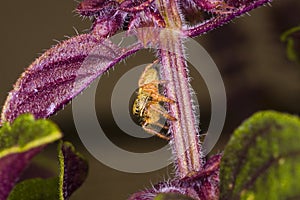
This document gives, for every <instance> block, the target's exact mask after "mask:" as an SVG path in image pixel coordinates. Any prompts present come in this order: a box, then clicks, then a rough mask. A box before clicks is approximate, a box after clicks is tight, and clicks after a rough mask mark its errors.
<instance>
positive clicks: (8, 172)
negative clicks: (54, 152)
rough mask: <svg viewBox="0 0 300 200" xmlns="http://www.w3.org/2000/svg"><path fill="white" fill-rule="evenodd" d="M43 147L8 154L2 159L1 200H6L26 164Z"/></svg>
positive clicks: (0, 173)
mask: <svg viewBox="0 0 300 200" xmlns="http://www.w3.org/2000/svg"><path fill="white" fill-rule="evenodd" d="M42 149H43V147H37V148H35V149H31V150H29V151H26V152H24V153H16V154H12V155H8V156H6V157H4V158H2V159H0V180H1V181H0V200H5V199H6V197H7V196H8V194H9V193H10V191H11V190H12V188H13V187H14V185H15V183H16V182H17V180H18V178H19V176H20V174H21V173H22V172H23V170H24V168H25V166H27V165H28V163H29V162H30V160H31V159H32V158H33V157H34V156H35V155H36V154H38V153H39V152H40V151H41V150H42Z"/></svg>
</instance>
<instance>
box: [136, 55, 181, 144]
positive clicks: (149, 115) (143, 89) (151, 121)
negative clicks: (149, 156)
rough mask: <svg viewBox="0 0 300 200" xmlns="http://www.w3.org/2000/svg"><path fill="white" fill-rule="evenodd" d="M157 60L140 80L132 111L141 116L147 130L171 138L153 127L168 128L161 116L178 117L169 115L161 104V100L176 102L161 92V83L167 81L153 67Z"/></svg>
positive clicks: (164, 137)
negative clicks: (161, 78) (160, 77)
mask: <svg viewBox="0 0 300 200" xmlns="http://www.w3.org/2000/svg"><path fill="white" fill-rule="evenodd" d="M157 62H158V61H155V62H154V63H151V64H150V65H148V66H147V67H146V68H145V70H144V72H143V73H142V75H141V77H140V79H139V82H138V86H139V90H138V95H137V98H136V99H135V101H134V103H133V107H132V111H133V114H134V115H136V116H138V117H139V119H140V124H141V126H142V128H143V129H144V130H145V131H147V132H148V133H150V134H153V135H156V136H158V137H160V138H163V139H166V140H169V139H170V138H169V137H167V136H165V135H163V134H162V133H159V132H157V131H155V130H154V129H153V126H157V127H160V128H162V129H165V130H168V128H169V127H168V126H165V125H163V124H161V123H160V122H159V120H160V119H161V116H162V117H164V118H165V119H168V120H171V121H176V118H175V117H173V116H171V115H169V114H168V112H167V111H166V110H165V109H164V107H163V106H161V105H160V103H161V102H166V103H175V101H174V100H172V99H169V98H167V97H165V96H163V95H161V94H160V93H159V84H163V83H166V81H161V80H159V76H158V71H157V69H155V68H154V67H153V66H154V65H155V64H156V63H157Z"/></svg>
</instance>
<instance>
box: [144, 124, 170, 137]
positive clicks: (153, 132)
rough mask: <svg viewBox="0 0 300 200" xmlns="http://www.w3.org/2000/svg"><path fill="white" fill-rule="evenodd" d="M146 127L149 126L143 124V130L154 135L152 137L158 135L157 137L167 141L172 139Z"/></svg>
mask: <svg viewBox="0 0 300 200" xmlns="http://www.w3.org/2000/svg"><path fill="white" fill-rule="evenodd" d="M146 126H147V124H143V126H142V128H143V129H144V130H145V131H147V132H148V133H150V134H152V135H156V136H158V137H160V138H162V139H165V140H170V138H169V137H168V136H165V135H163V134H161V133H159V132H157V131H155V130H152V129H150V128H147V127H146Z"/></svg>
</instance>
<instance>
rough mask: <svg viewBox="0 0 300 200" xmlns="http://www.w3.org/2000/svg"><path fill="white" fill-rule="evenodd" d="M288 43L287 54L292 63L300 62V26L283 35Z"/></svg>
mask: <svg viewBox="0 0 300 200" xmlns="http://www.w3.org/2000/svg"><path fill="white" fill-rule="evenodd" d="M281 41H282V42H285V43H286V54H287V56H288V58H289V60H291V61H296V62H299V61H300V26H297V27H294V28H291V29H289V30H287V31H286V32H284V33H283V34H282V35H281Z"/></svg>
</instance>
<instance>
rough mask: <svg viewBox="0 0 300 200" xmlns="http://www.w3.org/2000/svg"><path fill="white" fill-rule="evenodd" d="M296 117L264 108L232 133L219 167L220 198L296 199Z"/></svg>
mask: <svg viewBox="0 0 300 200" xmlns="http://www.w3.org/2000/svg"><path fill="white" fill-rule="evenodd" d="M299 144H300V119H299V118H298V117H296V116H292V115H289V114H281V113H278V112H274V111H265V112H259V113H257V114H254V115H253V116H252V117H251V118H249V119H248V120H247V121H245V122H244V123H243V124H242V125H241V126H240V127H239V128H238V129H237V130H236V131H235V132H234V134H233V136H232V137H231V139H230V141H229V143H228V145H227V146H226V148H225V151H224V156H223V158H222V161H221V169H220V179H221V183H220V197H221V199H230V200H234V199H247V200H250V199H258V200H260V199H272V200H277V199H278V200H279V199H300V182H299V180H300V145H299Z"/></svg>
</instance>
